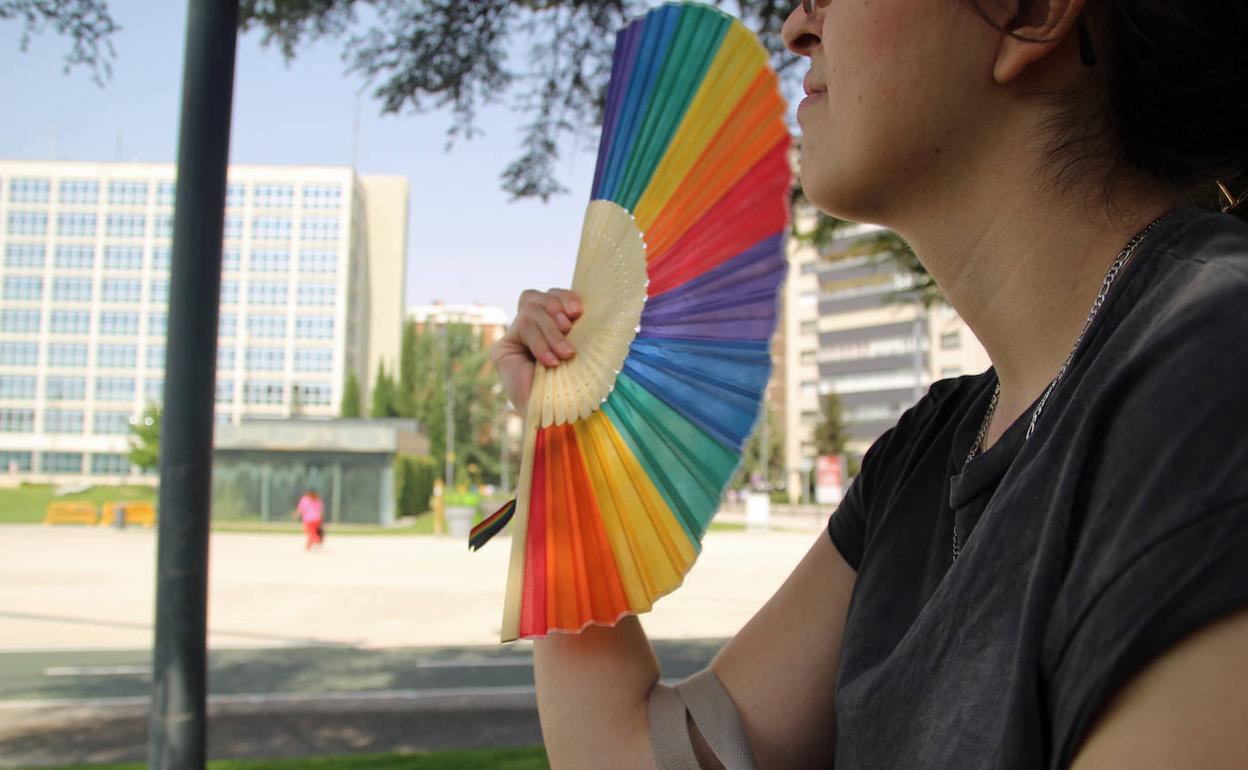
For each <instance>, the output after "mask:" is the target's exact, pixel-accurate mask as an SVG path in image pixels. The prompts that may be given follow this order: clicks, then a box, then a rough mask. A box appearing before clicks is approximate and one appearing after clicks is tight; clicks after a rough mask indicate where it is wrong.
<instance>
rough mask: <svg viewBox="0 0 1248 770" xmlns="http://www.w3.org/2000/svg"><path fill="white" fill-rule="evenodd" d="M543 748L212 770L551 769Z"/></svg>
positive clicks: (254, 762)
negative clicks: (306, 769) (307, 769)
mask: <svg viewBox="0 0 1248 770" xmlns="http://www.w3.org/2000/svg"><path fill="white" fill-rule="evenodd" d="M144 767H146V765H145V764H141V763H135V764H128V765H68V766H64V767H58V768H44V769H43V770H143V768H144ZM549 767H550V764H549V763H548V762H547V761H546V752H545V750H544V749H543V748H542V747H541V746H536V747H534V748H530V749H478V750H475V751H436V752H433V753H430V754H379V755H364V756H355V757H298V758H295V759H247V760H216V761H213V762H209V763H208V770H303V769H304V768H309V769H310V770H548V768H549Z"/></svg>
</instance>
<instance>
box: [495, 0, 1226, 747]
mask: <svg viewBox="0 0 1248 770" xmlns="http://www.w3.org/2000/svg"><path fill="white" fill-rule="evenodd" d="M803 6H804V7H798V8H796V9H795V10H794V11H793V13H792V14H791V15H790V17H789V18H788V20H787V22H786V24H785V26H784V38H785V41H786V44H787V45H788V46H789V48H790V49H791V50H793V51H794V52H795V53H797V54H799V55H801V56H803V57H807V58H808V59H809V64H810V70H809V73H808V74H807V75H806V77H805V83H804V84H805V90H806V92H807V94H808V96H807V98H806V99H805V100H803V102H802V104H801V105H800V106H799V108H798V112H797V118H798V122H799V124H800V125H801V129H802V156H801V175H802V183H803V187H804V190H805V193H806V195H807V197H808V198H809V199H810V200H811V201H812V202H813V203H814V204H815V205H816V206H818V207H819V208H820V209H822V210H824V211H826V212H828V213H830V214H833V215H835V216H838V217H841V218H844V219H850V220H855V221H865V222H876V223H880V224H883V225H885V226H888V227H890V228H892V229H894V230H896V231H897V232H899V233H900V234H901V235H902V236H904V237H905V238H906V239H907V240H908V241H909V243H910V244H911V245H912V246H913V248H914V250H915V252H916V253H917V254H918V255H919V256H920V258H921V259H922V261H923V264H924V265H925V266H926V268H927V269H928V271H929V272H930V273H931V274H932V276H933V277H934V278H935V279H936V281H937V282H938V284H939V286H940V288H941V289H942V290H943V292H944V295H945V296H946V297H947V298H948V300H949V301H950V302H951V303H952V305H953V306H954V307H955V308H956V309H957V311H958V312H959V313H960V314H961V316H962V318H963V319H965V320H966V322H967V323H968V324H969V325H970V326H971V328H972V330H973V331H974V333H975V335H976V336H977V337H978V338H979V339H980V340H981V341H982V342H983V344H984V346H985V348H986V349H987V351H988V353H989V356H990V357H991V359H992V362H993V367H992V368H991V369H990V370H988V371H987V372H985V373H983V374H981V375H978V376H967V377H961V378H957V379H952V380H943V381H940V382H937V383H935V384H933V385H932V387H931V389H930V391H929V392H928V394H927V395H926V396H925V397H924V398H923V399H921V400H920V402H919V403H918V404H916V405H915V406H914V407H913V408H911V409H910V410H909V411H907V412H906V413H905V415H903V416H902V418H901V419H900V421H899V422H898V424H897V425H896V427H894V428H893V429H892V430H890V431H889V432H888V433H886V434H884V436H882V437H881V438H880V439H879V440H878V441H877V442H875V444H874V445H873V446H872V447H871V449H870V450H869V451H868V452H867V454H866V455H865V457H864V459H863V462H862V471H861V474H860V475H859V476H858V477H857V479H856V480H855V482H854V483H853V485H852V486H851V488H850V490H849V492H848V494H847V496H846V499H845V501H844V502H843V503H842V504H841V505H840V507H839V508H838V510H837V511H836V513H835V514H834V515H833V516H832V517H831V519H830V522H829V527H828V532H827V533H826V534H824V535H822V536H820V537H819V538H818V539H817V540H816V542H815V543H814V545H813V546H812V548H811V549H810V551H809V553H808V554H807V555H806V556H805V557H804V559H803V560H802V562H801V563H800V564H799V565H798V567H797V568H796V569H795V571H794V572H793V574H792V575H791V576H790V577H789V579H788V580H787V581H786V582H785V584H784V585H783V586H782V587H781V588H780V590H779V591H778V592H777V593H776V595H775V596H774V597H773V598H772V599H771V600H770V601H769V602H768V603H767V604H766V605H765V606H764V607H763V608H762V609H761V610H760V611H759V612H758V614H757V615H756V616H755V617H754V618H753V619H752V620H751V621H750V622H749V623H748V624H747V625H746V626H745V627H744V628H743V629H742V630H741V631H740V633H738V634H737V636H736V637H735V638H733V639H732V640H731V641H729V642H728V643H727V644H726V645H725V647H724V648H723V650H722V651H721V652H720V653H719V655H718V656H717V657H716V658H715V660H714V662H713V663H712V664H711V666H710V669H709V671H708V672H705V673H704V674H703V675H700V676H699V677H697V678H696V680H695V684H694V685H692V686H688V685H687V686H684V687H683V690H682V691H680V692H678V693H677V695H678V696H679V699H678V700H673V695H672V693H671V692H670V688H666V687H665V686H663V685H660V684H656V682H657V680H658V676H659V670H658V667H657V664H656V662H655V658H654V655H653V653H652V651H651V648H650V646H649V643H648V641H647V640H646V638H645V635H644V633H643V631H642V628H641V625H640V623H639V622H638V621H637V619H636V618H632V617H629V618H626V619H625V620H624V621H622V622H621V623H620V624H619V625H618V626H616V627H614V628H599V627H591V628H590V629H588V630H587V631H586V632H585V633H583V634H580V635H553V636H551V637H549V638H547V639H543V640H539V641H537V642H536V644H535V646H534V665H535V671H536V677H537V692H538V703H539V707H540V710H541V718H542V728H543V732H544V735H545V739H546V745H547V750H548V753H549V755H550V759H551V763H552V766H553V767H555V768H564V767H567V768H588V767H594V768H608V767H621V768H643V767H655V766H656V764H660V765H662V766H685V767H688V766H692V765H690V764H689V762H691V761H692V760H691V758H690V753H693V754H696V757H697V763H698V764H700V766H702V767H718V766H719V763H718V762H717V761H716V760H715V758H714V757H713V756H712V753H713V752H712V750H711V749H710V748H709V747H708V745H707V740H706V738H705V737H704V736H703V735H702V733H703V732H707V733H709V734H710V735H711V736H712V739H711V742H712V743H716V742H719V741H723V742H724V744H725V745H726V746H728V747H729V748H732V747H733V746H735V748H736V750H737V752H738V755H739V756H738V758H737V759H733V760H731V761H729V763H728V764H730V765H731V766H737V767H748V766H750V764H749V763H748V757H747V756H746V755H747V754H750V753H752V754H753V757H754V758H755V759H756V760H757V766H758V767H761V768H781V767H782V768H789V767H830V766H832V765H833V763H835V766H836V767H837V768H838V770H844V769H845V768H928V767H938V768H960V769H961V768H981V767H982V768H999V767H1001V768H1031V767H1036V768H1041V767H1066V766H1070V765H1072V763H1073V766H1074V767H1076V768H1083V769H1084V770H1095V769H1096V768H1108V767H1132V768H1136V767H1167V768H1178V767H1200V768H1230V767H1239V768H1242V767H1248V742H1246V741H1248V737H1246V735H1248V731H1245V730H1244V729H1243V726H1244V724H1245V722H1246V721H1248V695H1246V694H1248V662H1246V656H1248V612H1245V606H1246V605H1248V472H1246V469H1248V441H1245V439H1244V432H1245V426H1248V406H1246V403H1248V400H1246V399H1245V398H1244V394H1245V393H1248V344H1246V343H1245V339H1248V313H1245V311H1244V308H1245V307H1248V227H1246V226H1245V225H1244V224H1243V223H1242V222H1240V221H1239V220H1237V219H1236V218H1235V217H1233V216H1231V215H1228V214H1222V213H1216V212H1211V211H1208V210H1202V209H1198V208H1193V207H1190V206H1189V205H1188V204H1189V202H1190V201H1192V200H1193V199H1195V198H1196V197H1197V196H1200V195H1203V194H1204V191H1206V190H1212V189H1215V188H1214V183H1215V180H1216V181H1220V182H1222V183H1223V185H1224V186H1225V188H1226V194H1225V197H1226V198H1228V200H1227V201H1226V203H1227V205H1229V204H1230V203H1231V200H1230V199H1233V197H1234V196H1235V195H1236V194H1237V193H1242V192H1243V190H1244V188H1245V186H1248V160H1246V159H1248V132H1246V131H1245V130H1244V126H1245V125H1248V109H1246V106H1245V100H1244V97H1243V92H1242V83H1243V82H1244V81H1245V79H1246V78H1245V76H1248V64H1246V56H1248V53H1246V52H1248V45H1245V42H1244V41H1245V39H1246V38H1248V18H1246V17H1248V10H1246V4H1244V3H1242V2H1233V3H1215V2H1210V1H1209V0H1205V1H1204V2H1200V1H1199V0H1196V1H1194V2H1190V3H1168V2H1162V1H1161V0H1115V2H1113V3H1110V2H1105V1H1102V0H1047V1H1046V0H1035V1H1034V2H1023V3H1022V5H1021V7H1020V6H1019V5H1018V4H1017V3H1015V2H1012V1H1007V0H1003V1H1002V2H1001V3H1000V4H995V3H993V2H991V0H979V2H978V3H977V2H975V0H863V1H862V2H849V1H847V0H832V1H831V2H818V3H815V4H813V5H812V4H810V3H804V4H803ZM579 312H580V307H579V305H578V300H577V298H576V297H575V296H573V295H572V294H570V293H569V292H566V291H551V292H547V293H539V292H526V293H525V295H524V296H523V297H522V298H521V301H520V308H519V313H518V315H517V317H516V320H515V322H514V323H513V324H512V326H511V328H510V329H509V330H508V332H507V335H506V336H505V337H504V339H503V340H501V341H500V342H499V343H498V345H497V346H496V348H495V351H494V359H495V361H496V363H497V365H498V367H499V370H500V373H501V375H502V377H503V380H504V383H505V385H506V387H507V389H508V393H509V394H510V395H511V397H512V400H513V401H514V402H515V403H516V404H517V405H518V406H519V405H522V404H523V403H525V401H526V400H527V397H528V389H529V383H530V382H531V377H532V367H533V362H534V360H537V361H540V362H541V364H542V365H544V366H557V365H558V364H559V362H560V361H563V360H567V359H568V358H571V357H572V356H573V355H574V354H575V352H574V351H572V350H571V349H570V348H569V346H568V344H567V342H566V340H565V339H564V337H563V335H564V334H565V333H566V332H567V331H568V329H569V328H571V324H572V323H573V322H574V321H575V319H576V318H577V316H578V314H579ZM1085 327H1086V331H1085ZM725 696H726V697H725ZM673 704H675V705H676V707H675V708H673ZM686 708H687V709H688V711H689V713H690V714H691V715H692V717H691V718H690V726H691V727H692V728H693V730H692V737H691V738H690V740H691V741H692V749H690V747H688V746H684V745H681V744H680V740H679V739H680V737H681V736H682V735H683V734H684V730H683V727H684V724H683V723H684V721H685V717H684V716H683V715H684V714H685V710H686ZM708 715H709V716H710V718H711V719H712V720H714V719H719V720H720V722H719V723H718V724H715V725H714V726H710V722H708V721H707V717H708ZM589 736H592V738H590V737H589ZM743 747H744V748H743ZM656 754H657V755H661V758H659V759H656ZM673 756H676V757H681V756H683V757H684V759H683V760H680V759H677V760H675V762H676V763H675V764H670V763H669V761H668V758H670V757H673ZM720 756H721V757H723V756H724V750H722V749H721V750H720ZM681 761H684V763H685V764H683V765H681V764H680V762H681Z"/></svg>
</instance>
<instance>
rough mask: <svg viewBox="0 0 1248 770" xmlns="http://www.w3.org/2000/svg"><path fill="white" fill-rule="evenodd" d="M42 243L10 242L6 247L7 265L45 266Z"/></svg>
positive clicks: (5, 260)
mask: <svg viewBox="0 0 1248 770" xmlns="http://www.w3.org/2000/svg"><path fill="white" fill-rule="evenodd" d="M43 254H44V251H43V244H42V243H10V244H9V245H7V246H5V247H4V266H5V267H43Z"/></svg>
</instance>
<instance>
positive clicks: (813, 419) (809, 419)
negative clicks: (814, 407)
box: [802, 410, 819, 425]
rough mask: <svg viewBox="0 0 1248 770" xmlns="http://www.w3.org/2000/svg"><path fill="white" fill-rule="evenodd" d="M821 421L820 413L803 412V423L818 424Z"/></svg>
mask: <svg viewBox="0 0 1248 770" xmlns="http://www.w3.org/2000/svg"><path fill="white" fill-rule="evenodd" d="M818 422H819V413H818V412H814V411H810V410H807V411H804V412H802V425H816V424H818Z"/></svg>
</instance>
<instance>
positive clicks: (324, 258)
mask: <svg viewBox="0 0 1248 770" xmlns="http://www.w3.org/2000/svg"><path fill="white" fill-rule="evenodd" d="M337 269H338V252H336V251H321V250H308V251H301V252H299V272H301V273H326V274H328V273H333V272H334V271H335V270H337Z"/></svg>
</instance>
